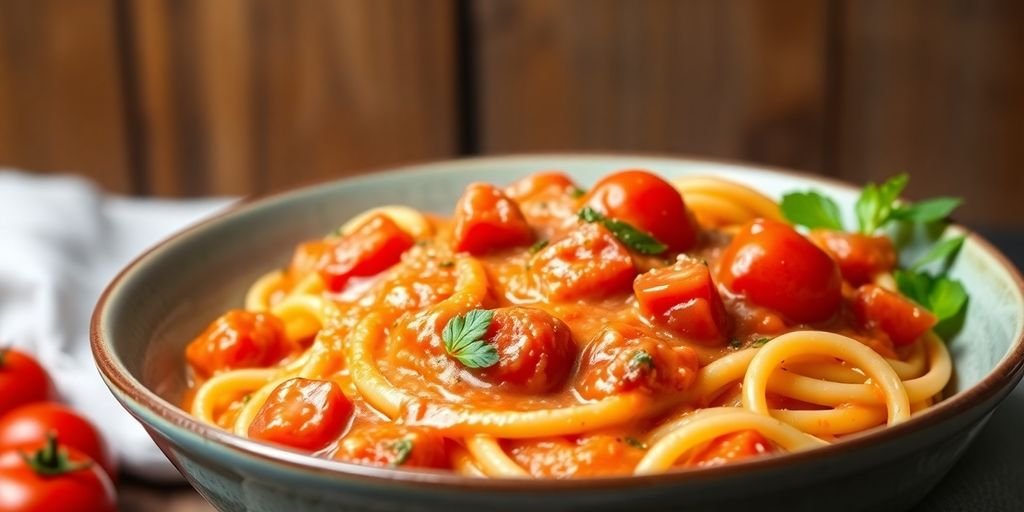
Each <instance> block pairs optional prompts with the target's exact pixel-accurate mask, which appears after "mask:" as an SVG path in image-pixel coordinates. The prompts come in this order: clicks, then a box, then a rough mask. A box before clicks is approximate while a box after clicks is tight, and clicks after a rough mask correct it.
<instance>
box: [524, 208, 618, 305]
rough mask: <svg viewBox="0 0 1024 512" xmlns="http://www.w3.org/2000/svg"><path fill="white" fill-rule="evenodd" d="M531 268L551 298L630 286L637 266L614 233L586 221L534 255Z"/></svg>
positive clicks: (612, 291)
mask: <svg viewBox="0 0 1024 512" xmlns="http://www.w3.org/2000/svg"><path fill="white" fill-rule="evenodd" d="M530 269H531V271H532V272H534V274H535V275H536V276H537V277H538V278H539V279H540V281H541V283H542V284H543V285H544V288H545V292H546V294H547V296H548V299H550V300H575V299H580V298H584V297H600V296H606V295H611V294H615V293H620V292H624V291H626V290H629V287H630V284H631V283H632V281H633V277H635V276H636V267H635V266H634V265H633V257H632V256H630V254H629V251H628V250H627V249H626V248H625V247H624V246H623V245H622V244H621V243H619V241H618V239H616V238H615V235H613V234H611V233H610V232H609V231H608V230H607V229H605V228H604V227H603V226H601V225H598V224H583V225H580V226H578V227H577V228H576V229H574V230H572V231H571V232H569V234H567V235H566V236H565V237H564V238H561V239H559V240H557V241H555V242H554V243H552V244H550V245H548V246H547V247H545V248H544V249H541V251H540V252H538V253H537V254H535V255H534V256H533V259H532V260H531V261H530Z"/></svg>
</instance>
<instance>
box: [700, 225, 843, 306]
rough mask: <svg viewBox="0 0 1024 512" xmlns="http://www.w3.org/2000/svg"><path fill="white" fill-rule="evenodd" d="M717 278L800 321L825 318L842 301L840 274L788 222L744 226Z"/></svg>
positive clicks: (820, 252) (826, 257) (720, 267)
mask: <svg viewBox="0 0 1024 512" xmlns="http://www.w3.org/2000/svg"><path fill="white" fill-rule="evenodd" d="M718 276H719V281H720V282H721V283H723V284H725V286H726V287H728V288H729V289H730V290H732V291H733V292H735V293H738V294H741V295H744V296H746V298H747V299H748V300H750V301H751V302H753V303H754V304H757V305H759V306H764V307H767V308H771V309H774V310H776V311H778V312H780V313H782V314H783V316H785V317H787V318H788V319H790V320H792V321H795V322H800V323H813V322H821V321H824V320H828V319H829V318H831V317H832V315H834V314H835V313H836V311H837V310H838V309H839V305H840V303H841V302H842V298H843V297H842V277H840V275H839V268H838V267H837V266H836V262H835V261H834V260H833V259H832V257H830V256H829V255H828V254H826V253H825V251H822V250H821V249H820V248H818V246H816V245H814V244H813V243H811V241H810V240H807V239H806V238H804V237H803V236H802V235H801V234H800V233H797V232H796V231H795V230H794V229H793V228H792V227H790V226H789V225H788V224H783V223H781V222H777V221H773V220H767V219H758V220H754V221H751V222H749V223H747V224H745V225H744V226H743V227H741V228H740V230H739V232H738V233H737V234H736V236H735V237H734V238H733V239H732V242H731V243H730V244H729V246H728V247H726V248H725V251H723V252H722V258H721V260H719V269H718Z"/></svg>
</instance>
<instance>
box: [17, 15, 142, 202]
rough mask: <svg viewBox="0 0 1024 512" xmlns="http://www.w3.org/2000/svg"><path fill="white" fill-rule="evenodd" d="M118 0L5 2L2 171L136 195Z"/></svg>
mask: <svg viewBox="0 0 1024 512" xmlns="http://www.w3.org/2000/svg"><path fill="white" fill-rule="evenodd" d="M114 1H115V0H89V1H80V0H34V1H10V0H0V166H4V165H16V166H20V167H25V168H29V169H32V170H35V171H41V172H54V171H77V172H80V173H83V174H86V175H88V176H91V177H92V178H93V179H95V180H97V181H98V182H99V183H100V184H101V185H103V186H104V187H106V188H108V189H110V190H115V191H118V192H132V191H133V190H134V183H133V177H132V173H131V169H130V168H129V162H130V151H131V148H130V147H129V144H128V140H127V130H128V129H129V128H128V127H127V126H126V119H125V111H124V89H123V87H122V69H121V61H120V58H119V54H118V41H117V27H116V16H115V12H114V11H115V6H114Z"/></svg>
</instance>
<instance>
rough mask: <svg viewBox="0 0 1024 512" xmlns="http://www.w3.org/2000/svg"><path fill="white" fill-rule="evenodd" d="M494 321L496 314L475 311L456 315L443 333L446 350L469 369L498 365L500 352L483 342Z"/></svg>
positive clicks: (483, 310)
mask: <svg viewBox="0 0 1024 512" xmlns="http://www.w3.org/2000/svg"><path fill="white" fill-rule="evenodd" d="M493 319H494V312H493V311H490V310H487V309H474V310H472V311H470V312H468V313H466V314H465V315H455V316H454V317H452V318H451V320H448V323H447V324H446V325H445V326H444V329H443V330H442V331H441V340H442V341H444V349H445V350H446V351H447V352H448V354H449V355H451V356H452V357H454V358H455V359H457V360H458V361H459V362H460V363H462V364H463V366H466V367H467V368H487V367H489V366H494V365H495V364H497V363H498V351H497V350H496V349H495V348H494V345H491V344H490V343H487V342H486V341H484V340H483V337H484V335H485V334H487V329H488V328H489V327H490V326H491V320H493Z"/></svg>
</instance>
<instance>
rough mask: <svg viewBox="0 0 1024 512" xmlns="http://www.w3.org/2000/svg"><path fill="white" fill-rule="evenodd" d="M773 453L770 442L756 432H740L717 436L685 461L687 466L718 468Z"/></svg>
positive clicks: (773, 448) (773, 449)
mask: <svg viewBox="0 0 1024 512" xmlns="http://www.w3.org/2000/svg"><path fill="white" fill-rule="evenodd" d="M773 451H775V447H774V446H773V445H772V443H771V442H770V441H768V440H767V439H765V438H764V436H763V435H761V433H760V432H758V431H756V430H740V431H739V432H733V433H731V434H725V435H723V436H718V437H716V438H715V439H714V440H712V441H711V442H710V443H708V445H707V446H705V447H703V448H701V449H698V450H695V451H694V452H693V454H692V455H690V458H689V459H688V460H687V461H686V465H687V466H720V465H722V464H728V463H730V462H733V461H737V460H743V459H747V458H750V457H756V456H759V455H767V454H769V453H772V452H773Z"/></svg>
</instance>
